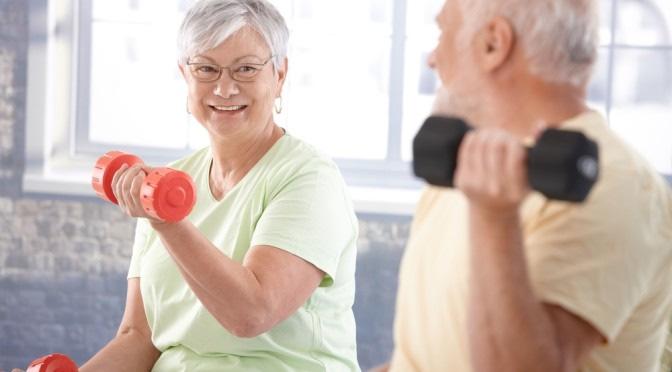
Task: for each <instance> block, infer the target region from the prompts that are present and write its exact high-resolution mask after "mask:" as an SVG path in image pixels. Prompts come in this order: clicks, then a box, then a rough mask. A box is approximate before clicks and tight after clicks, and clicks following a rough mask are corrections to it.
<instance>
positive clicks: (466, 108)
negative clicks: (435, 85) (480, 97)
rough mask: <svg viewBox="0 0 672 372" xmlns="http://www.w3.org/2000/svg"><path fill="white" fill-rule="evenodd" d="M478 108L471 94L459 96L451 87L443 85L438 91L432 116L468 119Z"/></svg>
mask: <svg viewBox="0 0 672 372" xmlns="http://www.w3.org/2000/svg"><path fill="white" fill-rule="evenodd" d="M477 108H478V105H477V102H476V99H474V97H473V95H471V94H459V93H456V92H455V89H451V87H450V86H445V85H443V84H442V85H441V86H439V89H437V90H436V95H435V97H434V104H433V105H432V112H431V114H432V115H437V116H452V117H459V118H463V119H465V120H466V119H468V118H469V117H470V116H472V115H473V113H474V112H475V110H476V109H477Z"/></svg>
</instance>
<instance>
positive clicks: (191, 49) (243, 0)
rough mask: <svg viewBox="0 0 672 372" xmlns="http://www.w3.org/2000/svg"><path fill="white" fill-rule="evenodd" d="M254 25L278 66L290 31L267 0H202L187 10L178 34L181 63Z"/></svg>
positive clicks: (282, 57) (283, 57)
mask: <svg viewBox="0 0 672 372" xmlns="http://www.w3.org/2000/svg"><path fill="white" fill-rule="evenodd" d="M244 26H250V27H251V28H252V29H254V30H255V31H256V32H258V33H259V34H260V35H261V36H262V37H263V38H264V40H265V41H266V44H267V45H268V48H269V49H270V50H271V54H272V55H273V56H274V58H273V65H274V66H275V68H276V69H278V68H279V67H280V65H281V63H282V62H283V61H284V59H285V57H286V56H287V42H288V39H289V30H288V29H287V25H286V24H285V19H284V18H283V17H282V15H281V14H280V12H278V10H277V9H276V8H275V7H274V6H273V5H272V4H271V3H269V2H268V1H266V0H200V1H198V2H196V3H195V4H194V5H193V6H192V7H191V8H190V9H189V11H188V12H187V15H186V16H185V17H184V20H183V21H182V26H181V27H180V31H179V34H178V38H177V39H178V40H177V45H178V53H179V57H178V58H179V63H180V64H184V63H186V62H187V59H188V58H189V57H192V56H194V55H197V54H200V53H203V52H205V51H206V50H210V49H212V48H215V47H216V46H217V45H219V44H221V43H222V42H224V41H225V40H226V39H228V38H229V37H230V36H231V35H233V34H234V33H235V32H236V31H238V30H240V29H241V28H242V27H244Z"/></svg>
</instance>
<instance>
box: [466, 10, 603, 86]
mask: <svg viewBox="0 0 672 372" xmlns="http://www.w3.org/2000/svg"><path fill="white" fill-rule="evenodd" d="M459 1H460V4H461V6H462V8H461V9H462V15H463V22H464V23H463V24H464V26H465V33H464V34H463V35H461V36H462V37H468V38H471V37H473V35H474V32H475V31H476V30H478V29H479V28H481V27H483V26H484V25H485V23H486V22H487V21H488V20H489V19H491V18H492V17H494V16H503V17H505V18H506V19H508V20H509V21H510V22H511V24H512V25H513V28H514V31H515V33H516V37H517V39H518V40H519V42H520V43H521V44H522V46H523V48H524V50H525V52H526V57H527V59H528V62H529V64H530V69H531V71H532V73H533V74H535V75H537V76H539V77H540V78H541V79H543V80H546V81H550V82H556V83H565V84H571V85H574V86H583V85H585V84H587V83H588V81H589V80H590V75H591V73H592V70H593V65H594V63H595V60H596V59H597V49H598V43H599V39H598V36H599V34H598V33H599V21H598V9H597V1H595V0H459Z"/></svg>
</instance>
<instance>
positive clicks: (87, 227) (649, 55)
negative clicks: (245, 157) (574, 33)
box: [0, 0, 672, 371]
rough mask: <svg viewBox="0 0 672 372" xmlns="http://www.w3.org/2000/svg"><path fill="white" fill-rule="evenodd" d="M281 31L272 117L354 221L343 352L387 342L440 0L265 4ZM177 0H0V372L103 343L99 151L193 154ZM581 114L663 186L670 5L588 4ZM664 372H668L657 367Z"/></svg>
mask: <svg viewBox="0 0 672 372" xmlns="http://www.w3.org/2000/svg"><path fill="white" fill-rule="evenodd" d="M271 2H273V3H274V4H275V5H276V6H277V7H278V8H279V10H280V11H281V13H282V14H283V15H284V16H285V18H286V20H287V23H288V25H289V28H290V35H291V36H290V49H289V76H288V82H287V85H286V87H285V88H286V89H285V92H284V100H283V101H284V110H283V113H282V115H281V116H279V117H278V122H279V124H280V125H281V126H283V127H284V128H286V129H287V130H288V131H289V132H290V133H292V134H293V135H295V136H298V137H300V138H302V139H304V140H306V141H308V142H310V143H313V144H314V145H315V146H317V147H318V148H320V149H322V150H323V151H325V152H326V153H328V154H329V155H331V156H332V157H333V158H335V159H336V161H337V163H338V164H339V166H340V167H341V170H342V172H343V174H344V176H345V178H346V182H347V183H348V185H349V187H350V192H351V194H352V196H353V199H354V201H355V207H356V210H357V213H358V217H359V218H360V231H361V236H360V240H359V243H358V247H359V258H358V272H357V280H358V288H357V290H358V292H357V298H356V302H355V315H356V318H357V322H358V330H357V336H358V343H359V359H360V363H361V365H362V367H363V368H368V367H371V366H373V365H374V364H377V363H380V362H383V361H384V360H386V359H387V358H388V357H389V354H390V352H391V348H392V319H393V316H394V301H395V292H396V285H397V270H398V265H399V259H400V257H401V253H402V251H403V247H404V244H405V242H406V239H407V237H408V230H409V224H410V221H411V214H412V212H413V205H414V202H415V200H416V198H417V196H418V194H419V190H420V187H421V185H422V184H421V183H420V182H419V181H417V180H416V179H414V178H413V176H412V174H411V171H410V163H409V161H410V160H411V140H412V138H413V135H414V134H415V132H416V130H417V129H418V127H419V125H420V124H421V123H422V121H423V119H424V117H425V116H426V115H427V114H428V112H429V109H430V106H431V102H432V99H433V93H434V91H435V89H436V87H437V83H438V82H437V79H436V77H435V75H434V74H433V72H432V71H431V70H429V69H428V67H427V65H426V59H427V56H428V54H429V52H430V51H431V50H432V49H433V47H434V45H435V42H436V40H437V37H438V30H437V28H436V26H435V23H434V17H435V15H436V13H437V11H438V9H439V8H440V6H441V4H442V1H441V0H415V1H412V2H411V1H409V0H340V1H316V0H274V1H273V0H272V1H271ZM190 4H191V1H189V0H170V1H168V0H0V369H2V368H4V369H8V370H9V369H11V368H13V367H17V366H20V367H24V366H26V365H27V364H28V362H29V361H30V360H32V359H34V358H36V357H38V356H40V355H43V354H46V353H50V352H63V353H67V354H69V355H71V356H72V357H74V358H75V359H76V360H77V361H78V362H80V363H81V362H83V361H84V360H86V359H87V358H88V357H89V356H91V355H92V354H93V353H94V352H95V351H96V350H98V349H99V348H100V347H101V346H102V345H104V344H105V343H106V342H107V341H108V340H109V339H110V338H111V337H112V336H113V335H114V333H115V331H116V327H117V326H118V323H119V320H120V318H121V312H122V310H123V305H124V298H125V288H126V280H125V276H126V270H127V266H128V262H129V258H130V247H131V242H132V236H133V230H134V221H133V220H131V219H128V218H125V217H124V216H123V215H121V213H120V212H118V211H117V210H116V208H114V207H113V206H112V205H109V204H105V203H103V202H102V201H99V200H97V199H96V198H94V197H93V191H92V190H91V187H90V177H91V168H92V165H93V163H94V162H95V159H96V158H97V157H98V156H100V155H101V154H103V153H104V152H106V151H109V150H111V149H118V150H125V151H131V152H134V153H136V154H138V155H140V156H141V157H142V158H143V159H145V160H146V161H147V162H148V163H151V164H164V163H167V162H169V161H172V160H175V159H177V158H179V157H182V156H184V155H186V154H187V153H189V152H192V151H194V150H195V149H198V148H200V147H203V146H205V145H206V134H205V133H204V132H203V130H202V129H201V128H200V126H199V125H198V123H196V122H194V121H193V120H191V119H190V118H189V116H188V115H187V112H186V89H185V85H184V82H183V81H182V78H181V76H180V75H179V71H178V70H177V65H176V42H175V38H176V31H177V29H178V27H179V24H180V22H181V18H182V16H183V15H184V12H185V11H186V9H187V8H188V7H189V5H190ZM600 11H601V22H602V23H601V29H600V59H599V62H598V64H597V66H596V70H595V73H594V78H593V81H592V83H591V85H590V90H589V101H590V104H591V106H592V107H593V108H595V109H596V110H599V111H600V112H602V113H603V114H604V115H605V116H607V117H608V119H609V123H610V126H612V127H613V128H614V130H615V131H616V132H618V133H619V134H620V135H622V136H623V137H624V138H625V139H626V140H627V141H629V142H630V143H632V144H633V145H634V146H635V147H636V148H637V149H638V150H639V151H640V152H641V153H642V154H643V155H644V156H645V157H647V158H648V159H649V160H650V161H651V163H652V164H654V166H655V167H656V169H657V170H659V171H660V172H661V173H662V174H664V175H666V176H667V177H668V178H670V179H671V180H672V177H671V175H672V3H671V2H670V0H601V1H600ZM665 363H668V366H667V367H665V368H666V369H665V370H666V371H669V370H670V366H669V363H670V362H669V360H668V361H666V362H665Z"/></svg>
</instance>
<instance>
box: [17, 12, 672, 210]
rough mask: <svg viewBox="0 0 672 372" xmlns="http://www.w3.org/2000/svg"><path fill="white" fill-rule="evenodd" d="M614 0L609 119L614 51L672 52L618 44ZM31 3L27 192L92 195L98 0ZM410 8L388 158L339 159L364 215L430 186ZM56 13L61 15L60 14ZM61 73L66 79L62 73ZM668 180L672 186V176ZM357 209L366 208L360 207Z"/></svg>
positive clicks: (397, 205) (401, 25) (396, 33)
mask: <svg viewBox="0 0 672 372" xmlns="http://www.w3.org/2000/svg"><path fill="white" fill-rule="evenodd" d="M610 2H611V19H609V20H608V22H609V28H610V30H611V33H610V40H608V42H607V43H606V44H603V45H600V50H601V51H606V53H607V80H606V87H605V89H606V97H605V100H604V102H603V103H604V105H605V110H606V114H607V119H609V118H610V115H611V110H612V107H613V102H612V101H613V100H612V95H613V78H614V65H615V54H616V53H617V52H618V51H620V50H626V49H627V50H631V49H636V50H665V51H670V52H672V44H671V45H669V46H667V45H662V46H638V45H628V44H618V43H616V32H617V24H616V23H617V17H618V9H619V7H618V6H617V5H618V0H610ZM55 3H59V4H61V8H57V7H56V6H55V5H54V4H55ZM28 4H29V5H28V6H29V22H30V26H29V27H30V42H29V44H30V45H29V56H28V87H27V110H26V111H27V112H26V125H27V136H26V170H25V174H24V181H23V190H24V192H26V193H40V194H43V193H46V194H62V195H76V196H93V195H94V193H93V190H92V189H91V186H90V184H89V182H88V180H89V179H90V169H91V167H92V165H93V164H94V162H95V160H96V159H97V157H98V156H99V155H100V154H102V153H103V152H105V151H107V150H109V145H106V144H101V143H96V142H93V141H91V140H90V139H89V123H88V117H89V107H90V105H89V89H90V88H89V86H88V83H87V82H88V81H89V80H90V76H91V70H90V63H91V61H90V59H91V53H90V49H91V29H92V0H60V1H58V2H55V1H54V0H29V2H28ZM654 5H655V4H654ZM406 10H407V0H394V5H393V10H392V35H391V50H390V69H389V87H388V99H389V101H388V102H389V103H388V115H389V121H388V131H387V153H386V158H385V159H383V160H369V159H367V160H362V159H343V158H336V159H335V161H336V163H337V164H338V166H339V167H340V169H341V172H342V173H343V175H344V178H345V180H346V182H347V183H348V185H349V186H350V189H351V191H352V193H353V196H354V199H355V204H356V208H357V210H358V211H364V212H370V213H398V214H412V212H413V206H414V203H415V201H416V199H417V197H418V195H419V193H420V189H421V187H422V185H423V183H422V182H421V181H420V180H418V179H416V178H415V177H414V176H413V175H412V171H411V162H409V161H404V160H403V159H402V146H403V143H402V133H403V132H402V131H403V120H404V111H403V110H404V104H403V103H404V89H405V87H404V84H405V76H406V55H405V53H406V40H407V30H406V26H407V25H406V23H407V16H406ZM54 12H57V13H58V14H57V15H55V16H53V15H52V14H53V13H54ZM56 49H58V50H60V51H62V50H66V51H67V53H55V50H56ZM54 59H58V60H57V61H55V60H54ZM57 71H60V72H61V74H56V72H57ZM75 81H76V82H78V83H75ZM55 87H58V89H55ZM64 87H67V88H64ZM601 104H602V103H601ZM115 147H116V148H115V149H118V150H122V151H128V152H132V153H135V154H138V155H139V156H141V157H142V158H143V159H145V160H146V161H147V162H148V163H152V164H165V163H167V162H169V161H171V160H175V159H177V158H179V157H182V156H185V155H187V154H188V153H190V152H192V151H193V150H191V149H189V148H187V147H185V148H184V149H178V150H176V149H174V148H171V149H168V148H148V147H141V146H115ZM664 176H665V177H666V178H667V180H668V181H670V182H672V174H667V175H664ZM84 180H86V181H84ZM377 190H386V192H387V193H383V194H385V195H387V196H386V197H387V198H389V200H387V201H386V200H378V198H376V196H375V194H377V192H376V191H377ZM358 205H360V206H364V205H366V206H367V207H361V208H359V207H357V206H358Z"/></svg>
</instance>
